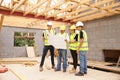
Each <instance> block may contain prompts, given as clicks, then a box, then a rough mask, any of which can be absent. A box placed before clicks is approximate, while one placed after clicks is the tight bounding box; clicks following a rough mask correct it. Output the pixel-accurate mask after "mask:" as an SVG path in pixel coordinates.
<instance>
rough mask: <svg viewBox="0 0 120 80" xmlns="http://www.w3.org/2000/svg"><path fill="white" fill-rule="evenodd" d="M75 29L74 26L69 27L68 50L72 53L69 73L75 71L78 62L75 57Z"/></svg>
mask: <svg viewBox="0 0 120 80" xmlns="http://www.w3.org/2000/svg"><path fill="white" fill-rule="evenodd" d="M75 30H76V26H75V25H72V26H71V27H70V42H69V44H70V52H71V55H72V59H73V68H72V69H71V70H70V73H75V72H76V68H77V63H78V59H77V53H76V51H77V36H78V35H77V34H76V33H75Z"/></svg>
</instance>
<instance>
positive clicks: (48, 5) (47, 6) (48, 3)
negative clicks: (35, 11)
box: [43, 0, 51, 12]
mask: <svg viewBox="0 0 120 80" xmlns="http://www.w3.org/2000/svg"><path fill="white" fill-rule="evenodd" d="M50 4H51V0H48V2H47V4H46V7H45V9H44V11H45V10H46V9H48V8H49V7H50ZM44 11H43V12H44Z"/></svg>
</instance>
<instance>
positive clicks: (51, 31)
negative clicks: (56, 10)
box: [43, 30, 55, 46]
mask: <svg viewBox="0 0 120 80" xmlns="http://www.w3.org/2000/svg"><path fill="white" fill-rule="evenodd" d="M43 34H44V38H45V40H44V43H45V46H49V45H50V44H49V43H48V36H49V34H55V31H54V30H50V32H49V31H48V30H45V31H44V32H43Z"/></svg>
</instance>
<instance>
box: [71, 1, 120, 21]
mask: <svg viewBox="0 0 120 80" xmlns="http://www.w3.org/2000/svg"><path fill="white" fill-rule="evenodd" d="M115 6H120V2H118V3H114V4H112V5H109V6H105V7H103V8H101V11H102V10H106V11H107V12H108V13H110V14H112V15H114V14H120V12H119V11H116V10H115V9H113V10H112V9H111V8H112V7H115ZM118 9H119V8H118ZM93 15H101V14H99V13H97V14H93ZM93 15H87V16H85V17H83V18H79V19H74V20H73V21H74V22H75V21H80V20H83V19H85V18H86V20H87V19H89V17H90V18H93ZM91 16H92V17H91ZM101 16H106V14H104V15H103V14H102V15H101ZM94 17H95V18H96V17H97V16H94Z"/></svg>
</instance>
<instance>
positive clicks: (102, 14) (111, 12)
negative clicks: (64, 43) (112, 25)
mask: <svg viewBox="0 0 120 80" xmlns="http://www.w3.org/2000/svg"><path fill="white" fill-rule="evenodd" d="M115 14H120V12H116V9H114V10H109V11H108V12H107V11H106V13H100V12H98V13H97V14H93V15H91V16H87V17H83V18H80V19H75V20H73V22H77V21H88V20H94V19H98V18H102V17H106V16H112V15H115Z"/></svg>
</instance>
